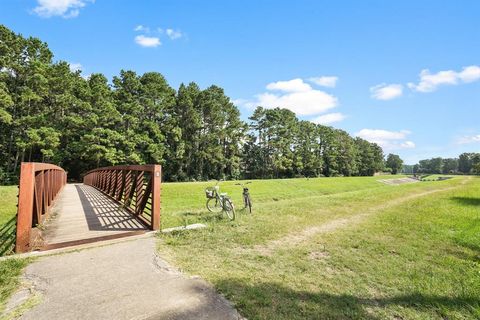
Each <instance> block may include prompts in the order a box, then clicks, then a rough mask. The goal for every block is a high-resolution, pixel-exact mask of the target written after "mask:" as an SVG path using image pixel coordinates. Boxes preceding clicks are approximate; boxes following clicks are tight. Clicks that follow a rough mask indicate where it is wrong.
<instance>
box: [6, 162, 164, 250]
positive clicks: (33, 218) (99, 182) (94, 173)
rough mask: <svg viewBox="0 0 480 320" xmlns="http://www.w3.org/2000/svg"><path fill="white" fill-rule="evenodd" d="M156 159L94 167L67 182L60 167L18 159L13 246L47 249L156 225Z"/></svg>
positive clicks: (158, 186) (158, 176)
mask: <svg viewBox="0 0 480 320" xmlns="http://www.w3.org/2000/svg"><path fill="white" fill-rule="evenodd" d="M160 190H161V166H160V165H131V166H112V167H105V168H98V169H94V170H91V171H89V172H87V173H86V174H85V175H84V178H83V183H71V184H70V183H67V173H66V172H65V171H64V170H63V169H62V168H60V167H58V166H55V165H52V164H46V163H36V162H26V163H22V165H21V170H20V183H19V195H18V211H17V228H16V244H15V251H16V252H17V253H21V252H27V251H32V250H49V249H54V248H61V247H67V246H73V245H78V244H84V243H89V242H95V241H102V240H109V239H113V238H119V237H127V236H131V235H137V234H141V233H144V232H147V231H149V230H158V229H159V228H160V205H161V202H160Z"/></svg>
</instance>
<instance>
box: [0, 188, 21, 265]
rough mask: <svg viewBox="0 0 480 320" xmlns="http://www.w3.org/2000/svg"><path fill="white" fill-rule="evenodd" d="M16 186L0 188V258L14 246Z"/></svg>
mask: <svg viewBox="0 0 480 320" xmlns="http://www.w3.org/2000/svg"><path fill="white" fill-rule="evenodd" d="M17 194H18V188H17V186H0V256H2V255H5V254H8V253H11V252H12V250H13V248H14V245H15V223H16V214H17Z"/></svg>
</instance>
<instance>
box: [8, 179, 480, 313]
mask: <svg viewBox="0 0 480 320" xmlns="http://www.w3.org/2000/svg"><path fill="white" fill-rule="evenodd" d="M397 177H398V176H384V177H358V178H318V179H285V180H253V181H252V184H250V185H249V188H250V191H251V195H252V198H253V206H254V207H253V209H254V212H253V214H252V215H249V214H247V213H245V212H242V210H240V207H241V205H240V204H241V192H242V189H241V187H240V186H236V185H235V182H224V183H222V184H221V189H222V191H225V192H228V193H229V194H230V195H231V196H232V199H233V201H234V203H235V204H236V205H237V213H238V216H237V219H236V220H235V221H233V222H232V221H229V220H227V219H226V218H222V217H220V216H219V215H217V214H212V213H209V212H207V211H206V209H205V202H206V199H205V195H204V189H205V187H207V186H210V185H212V183H208V182H198V183H164V184H163V187H162V227H163V228H166V227H171V226H178V225H182V224H190V223H196V222H202V223H205V224H207V226H208V227H207V228H206V229H202V230H195V231H191V232H181V233H175V234H171V235H162V236H160V241H159V247H158V248H159V251H160V252H161V254H162V256H164V257H166V258H167V259H168V260H169V261H171V262H172V263H173V264H175V265H176V266H178V267H179V268H181V269H182V270H183V271H184V272H186V273H188V274H191V275H199V276H201V277H202V278H204V279H206V280H207V281H209V282H210V283H212V284H213V285H214V286H215V287H216V288H217V290H218V291H220V292H221V293H223V294H224V295H225V296H226V297H227V298H228V299H230V300H231V301H232V302H233V303H234V304H235V306H236V308H238V310H239V311H240V313H241V314H242V315H244V316H246V317H247V318H248V319H366V318H368V319H478V318H480V237H479V234H480V178H477V177H454V178H453V179H450V180H446V181H425V182H418V183H412V184H403V185H398V186H391V185H386V184H383V183H380V182H378V180H379V179H388V178H397ZM16 192H17V189H16V187H0V195H1V196H0V222H1V223H3V225H5V224H8V223H9V221H11V219H12V218H14V217H15V210H16V207H15V204H16ZM25 263H26V262H25V261H16V260H14V261H12V262H0V271H1V272H2V275H1V276H0V286H1V287H2V290H1V291H0V309H1V306H2V305H3V304H4V303H5V299H6V297H7V296H8V295H9V294H10V293H11V292H12V290H13V289H14V288H15V286H16V285H17V283H18V275H19V274H20V272H21V270H22V268H23V267H24V265H25Z"/></svg>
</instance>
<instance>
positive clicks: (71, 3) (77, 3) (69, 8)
mask: <svg viewBox="0 0 480 320" xmlns="http://www.w3.org/2000/svg"><path fill="white" fill-rule="evenodd" d="M87 2H94V0H37V3H38V5H37V6H36V7H35V8H33V12H34V13H36V14H37V15H39V16H40V17H44V18H50V17H53V16H61V17H62V18H66V19H68V18H74V17H76V16H78V15H79V13H80V9H81V8H83V7H85V6H86V5H87Z"/></svg>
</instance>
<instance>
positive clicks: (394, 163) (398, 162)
mask: <svg viewBox="0 0 480 320" xmlns="http://www.w3.org/2000/svg"><path fill="white" fill-rule="evenodd" d="M402 165H403V160H402V159H400V156H398V155H396V154H393V153H390V154H388V156H387V161H386V163H385V166H386V167H387V168H390V169H391V170H392V174H397V173H398V171H400V169H402Z"/></svg>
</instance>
